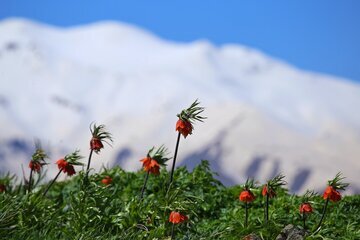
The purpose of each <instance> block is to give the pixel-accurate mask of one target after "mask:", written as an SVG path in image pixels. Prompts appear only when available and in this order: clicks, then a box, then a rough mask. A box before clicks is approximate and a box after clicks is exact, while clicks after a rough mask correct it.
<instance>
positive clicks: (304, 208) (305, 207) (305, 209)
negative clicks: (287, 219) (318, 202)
mask: <svg viewBox="0 0 360 240" xmlns="http://www.w3.org/2000/svg"><path fill="white" fill-rule="evenodd" d="M299 210H300V213H301V214H303V213H305V214H308V213H312V212H313V209H312V207H311V204H310V203H302V204H300V209H299Z"/></svg>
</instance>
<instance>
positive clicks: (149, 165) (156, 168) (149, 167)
mask: <svg viewBox="0 0 360 240" xmlns="http://www.w3.org/2000/svg"><path fill="white" fill-rule="evenodd" d="M140 162H142V163H143V167H144V170H145V171H146V172H149V173H152V174H155V175H157V174H159V173H160V165H159V163H158V162H157V161H156V160H155V159H152V158H151V157H146V158H143V159H142V160H140Z"/></svg>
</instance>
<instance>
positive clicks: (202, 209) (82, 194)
mask: <svg viewBox="0 0 360 240" xmlns="http://www.w3.org/2000/svg"><path fill="white" fill-rule="evenodd" d="M85 174H86V172H83V171H81V172H80V173H79V174H77V175H76V176H74V177H72V178H71V179H70V180H67V181H63V182H57V183H55V184H54V185H53V186H52V188H51V189H50V190H49V192H48V193H47V195H46V197H42V192H43V190H44V189H45V188H46V184H39V183H35V186H34V189H33V191H32V193H31V194H26V190H27V188H26V186H23V185H17V186H14V185H13V186H11V183H8V186H7V192H3V193H0V239H170V234H171V227H172V224H171V223H169V222H168V219H169V214H170V212H171V211H174V210H176V211H180V212H182V213H184V214H186V215H187V216H188V217H189V220H188V221H186V222H184V223H181V224H178V225H176V226H175V232H176V239H242V238H243V237H244V236H246V235H248V234H250V233H255V234H257V235H258V236H260V237H261V238H262V239H275V238H276V236H277V235H278V234H279V233H280V231H281V229H282V228H283V227H284V226H286V225H287V224H294V225H299V226H301V225H302V220H301V216H300V214H299V205H300V203H301V200H302V198H301V196H296V195H291V194H288V192H287V190H286V189H284V188H281V189H280V190H279V191H278V193H277V194H278V195H277V197H276V198H274V199H270V209H269V218H270V220H269V223H268V225H265V224H264V198H263V197H262V196H261V188H259V189H255V190H254V191H253V192H254V194H255V195H256V197H257V198H256V200H255V201H254V202H253V203H251V208H250V209H249V214H250V215H249V227H248V228H245V227H244V217H245V213H244V211H245V210H244V203H242V202H240V201H239V199H238V198H239V193H240V192H241V190H242V186H233V187H225V186H223V185H222V184H221V183H220V182H219V181H218V180H216V179H215V178H214V174H213V173H212V172H211V171H210V168H209V164H208V162H207V161H203V162H202V163H201V164H200V165H198V166H197V167H196V168H194V170H193V171H192V172H189V171H187V170H186V168H184V167H180V168H178V169H176V171H175V173H174V182H173V183H172V186H171V188H170V190H169V191H167V184H168V179H169V177H170V176H169V175H170V174H169V172H168V171H166V170H165V169H162V170H161V173H160V175H158V176H150V177H149V179H148V182H147V185H146V190H145V194H144V198H143V199H142V200H140V190H141V188H142V186H143V181H144V177H145V174H146V172H144V171H139V172H126V171H124V170H122V169H121V168H120V167H114V168H111V169H103V170H101V172H100V173H97V174H94V175H90V176H89V180H86V181H84V179H86V178H85ZM105 176H110V177H111V178H112V179H113V181H112V183H111V184H110V185H105V184H102V183H101V180H102V179H103V178H104V177H105ZM325 183H326V182H325V179H324V187H325ZM323 204H324V200H323V199H322V198H321V197H320V196H317V197H314V198H313V199H312V205H313V208H314V213H313V214H312V215H310V216H309V218H308V220H307V226H308V228H309V229H310V230H312V229H313V228H315V227H316V225H317V223H318V221H319V219H320V216H321V210H322V207H323ZM359 206H360V195H354V196H346V197H344V198H343V199H342V200H341V201H340V202H337V203H330V205H329V208H328V212H327V215H326V217H325V221H324V224H323V227H322V229H321V231H320V232H319V233H317V234H316V235H313V236H311V235H310V236H308V237H307V238H306V239H347V240H351V239H354V240H355V239H360V217H359V216H360V208H359Z"/></svg>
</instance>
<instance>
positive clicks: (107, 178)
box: [101, 176, 112, 185]
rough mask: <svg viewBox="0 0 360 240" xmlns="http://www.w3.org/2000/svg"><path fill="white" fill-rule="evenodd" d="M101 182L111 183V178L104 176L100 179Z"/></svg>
mask: <svg viewBox="0 0 360 240" xmlns="http://www.w3.org/2000/svg"><path fill="white" fill-rule="evenodd" d="M101 182H102V183H103V184H105V185H109V184H111V183H112V178H111V177H110V176H106V177H105V178H103V180H101Z"/></svg>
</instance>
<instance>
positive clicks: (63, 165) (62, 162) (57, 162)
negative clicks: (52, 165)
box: [56, 158, 68, 170]
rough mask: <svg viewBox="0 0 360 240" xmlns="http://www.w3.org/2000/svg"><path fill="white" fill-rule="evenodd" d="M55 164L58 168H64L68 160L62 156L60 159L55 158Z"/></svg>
mask: <svg viewBox="0 0 360 240" xmlns="http://www.w3.org/2000/svg"><path fill="white" fill-rule="evenodd" d="M56 164H57V165H58V168H59V169H60V170H62V169H63V168H65V167H66V166H67V165H68V162H67V161H65V159H63V158H62V159H59V160H57V161H56Z"/></svg>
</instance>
